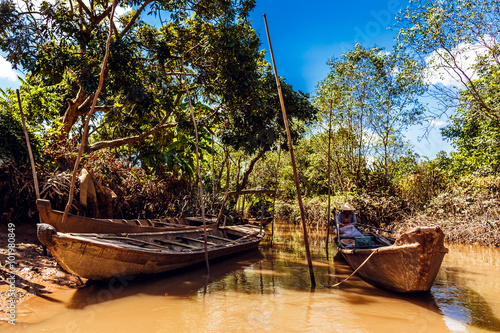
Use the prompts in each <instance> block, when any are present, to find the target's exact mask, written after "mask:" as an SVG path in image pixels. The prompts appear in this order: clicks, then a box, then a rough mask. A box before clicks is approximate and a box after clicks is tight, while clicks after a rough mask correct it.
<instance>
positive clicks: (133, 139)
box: [88, 124, 177, 152]
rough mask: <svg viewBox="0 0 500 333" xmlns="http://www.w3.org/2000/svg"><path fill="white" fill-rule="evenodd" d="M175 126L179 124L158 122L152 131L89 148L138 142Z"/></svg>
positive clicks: (93, 145)
mask: <svg viewBox="0 0 500 333" xmlns="http://www.w3.org/2000/svg"><path fill="white" fill-rule="evenodd" d="M175 126H177V124H163V125H160V124H158V125H156V126H155V127H153V128H152V129H151V130H150V131H147V132H144V133H141V134H139V135H135V136H129V137H126V138H120V139H115V140H109V141H101V142H97V143H94V144H92V145H90V146H89V147H88V150H89V151H90V152H93V151H97V150H101V149H104V148H116V147H121V146H123V145H127V144H131V143H136V142H139V141H142V140H144V139H145V138H147V137H148V136H150V135H153V134H155V133H157V132H159V131H161V130H164V129H166V128H172V127H175Z"/></svg>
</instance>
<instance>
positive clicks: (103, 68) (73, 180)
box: [62, 0, 118, 224]
mask: <svg viewBox="0 0 500 333" xmlns="http://www.w3.org/2000/svg"><path fill="white" fill-rule="evenodd" d="M117 4H118V0H113V5H112V7H111V14H110V15H109V33H108V39H107V40H106V52H105V54H104V59H103V61H102V66H101V73H100V75H99V86H98V88H97V91H96V93H95V95H94V99H93V100H92V106H91V107H90V112H89V115H88V117H87V121H86V122H85V126H84V127H83V134H82V142H81V143H80V148H79V149H78V156H77V157H76V161H75V166H74V168H73V175H72V177H71V185H70V188H69V198H68V203H67V204H66V208H65V209H64V215H63V217H62V223H63V224H64V223H66V221H67V220H68V214H69V209H70V208H71V203H72V202H73V196H74V194H75V183H76V174H77V172H78V166H79V164H80V159H81V157H82V154H83V146H84V143H85V141H86V140H87V134H88V131H89V123H90V119H92V115H93V114H94V111H95V107H96V104H97V99H98V98H99V94H100V93H101V90H102V86H103V85H104V74H105V73H106V65H107V63H108V57H109V45H110V44H111V38H112V36H113V17H114V16H115V9H116V5H117Z"/></svg>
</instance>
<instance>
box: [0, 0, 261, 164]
mask: <svg viewBox="0 0 500 333" xmlns="http://www.w3.org/2000/svg"><path fill="white" fill-rule="evenodd" d="M24 5H25V7H23V8H21V7H20V6H17V5H16V4H15V3H14V2H12V1H10V0H7V1H2V3H1V5H0V31H1V38H0V49H2V51H4V52H5V53H6V55H7V60H9V61H10V62H11V63H12V65H13V66H14V68H21V69H22V70H24V71H26V73H27V74H29V75H27V81H28V84H29V85H35V86H43V87H47V86H59V87H64V88H65V89H64V91H62V92H61V94H60V96H61V101H62V102H63V103H61V106H60V107H59V109H58V110H57V112H56V113H55V114H51V115H50V116H51V117H49V114H48V113H45V114H44V115H42V116H44V121H45V122H46V123H48V125H50V126H52V128H54V129H56V130H57V139H56V141H57V142H59V143H62V142H64V141H65V140H67V139H68V138H70V137H74V138H78V137H79V131H80V129H79V128H78V127H79V126H78V125H81V124H82V123H83V119H84V118H85V117H86V116H87V115H88V113H89V111H90V105H91V101H92V98H93V94H94V92H95V90H96V87H97V83H98V78H97V77H98V73H99V66H100V64H101V63H102V57H103V54H104V52H103V50H104V45H105V39H106V36H107V26H108V25H109V13H110V10H111V3H110V1H104V2H102V1H101V2H94V1H91V2H90V4H88V3H87V2H84V1H81V0H76V1H72V0H69V1H56V3H55V4H54V5H51V4H49V3H48V2H42V3H41V4H39V5H38V6H37V5H36V3H35V2H34V1H31V0H26V1H25V3H24ZM119 5H120V6H122V7H123V8H130V7H127V6H131V7H132V8H134V9H131V10H130V11H128V12H126V13H125V14H123V15H121V16H119V17H116V18H114V24H113V40H112V43H111V47H110V49H111V50H110V58H109V61H108V64H107V67H106V80H105V86H104V89H103V92H102V93H101V95H100V96H99V101H98V107H97V112H96V113H95V115H94V117H93V122H92V128H91V133H92V135H91V137H90V142H89V145H88V147H87V151H94V150H99V149H103V148H117V147H123V146H125V145H126V146H127V147H128V149H130V147H132V150H135V151H136V152H135V153H134V152H131V153H130V155H140V150H141V149H142V147H141V145H140V142H143V141H144V140H145V139H146V138H149V140H150V142H149V144H151V145H153V146H157V147H158V154H161V151H162V148H163V147H165V146H167V145H168V144H170V143H171V138H172V135H170V134H165V131H164V130H165V129H167V128H172V127H174V126H177V127H178V128H181V129H182V128H186V127H187V124H188V121H187V120H186V119H188V118H187V117H186V114H187V112H186V104H187V101H186V95H187V91H188V90H189V92H190V95H191V96H192V98H193V99H194V101H193V104H195V105H201V104H200V103H197V102H201V101H203V102H204V103H205V104H208V105H211V106H213V110H212V109H211V108H206V107H197V108H196V111H198V112H199V115H198V116H199V117H201V118H203V117H205V118H206V117H209V116H210V115H211V114H213V113H218V112H220V111H221V110H225V111H226V112H230V110H233V109H235V108H240V107H241V105H245V104H247V100H248V99H249V98H251V97H252V96H253V94H254V93H255V89H254V85H255V83H256V82H257V81H258V78H259V72H258V71H257V65H258V61H259V59H260V58H261V56H260V54H259V52H258V47H259V39H258V36H257V34H256V33H255V31H254V30H253V28H251V26H250V23H249V22H248V20H247V16H248V13H249V11H250V10H251V9H252V8H253V6H254V1H253V0H243V1H226V0H217V1H206V0H198V1H195V0H188V1H185V0H175V1H167V2H165V1H153V0H145V1H135V0H133V1H131V2H130V1H120V2H119ZM153 16H156V17H159V18H160V19H159V20H160V22H161V24H160V26H159V27H154V26H152V25H150V24H148V23H146V21H145V20H146V19H147V17H153ZM107 22H108V23H107ZM34 116H35V115H32V114H30V119H34V118H33V117H34ZM38 116H40V115H38ZM212 117H213V115H212ZM56 118H58V119H56ZM84 144H86V143H84ZM148 153H150V152H148ZM148 156H150V154H148Z"/></svg>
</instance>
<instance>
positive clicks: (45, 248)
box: [16, 89, 47, 256]
mask: <svg viewBox="0 0 500 333" xmlns="http://www.w3.org/2000/svg"><path fill="white" fill-rule="evenodd" d="M16 94H17V103H18V104H19V113H20V114H21V120H22V122H23V130H24V138H25V139H26V146H27V147H28V154H29V157H30V163H31V172H33V183H34V186H35V195H36V198H37V199H40V187H39V186H38V177H37V176H36V167H35V158H34V157H33V152H32V151H31V144H30V137H29V136H28V129H27V128H26V121H25V120H24V112H23V105H22V103H21V94H20V93H19V89H16ZM38 221H39V222H40V223H43V220H42V217H41V216H40V214H38ZM42 251H43V255H44V256H46V255H47V247H46V246H45V245H43V244H42Z"/></svg>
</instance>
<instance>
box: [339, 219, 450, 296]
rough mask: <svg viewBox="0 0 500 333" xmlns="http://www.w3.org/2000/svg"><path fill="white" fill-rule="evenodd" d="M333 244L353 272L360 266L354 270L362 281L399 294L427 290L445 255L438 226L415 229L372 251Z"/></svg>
mask: <svg viewBox="0 0 500 333" xmlns="http://www.w3.org/2000/svg"><path fill="white" fill-rule="evenodd" d="M335 244H336V246H337V249H338V251H339V253H340V254H341V255H342V256H343V257H344V259H345V260H346V261H347V263H348V264H349V266H351V268H352V269H353V270H356V269H358V267H360V266H361V265H362V266H361V268H359V270H358V271H357V274H358V275H359V276H360V277H361V278H362V279H364V280H365V281H366V282H368V283H370V284H372V285H374V286H376V287H380V288H382V289H386V290H390V291H394V292H399V293H418V292H426V291H429V290H430V288H431V287H432V285H433V283H434V280H435V278H436V276H437V273H438V271H439V268H440V267H441V263H442V261H443V258H444V255H445V254H446V253H448V249H447V248H446V247H445V246H444V234H443V232H442V231H441V229H440V228H439V227H426V228H414V229H412V230H410V231H408V232H407V233H405V234H403V235H402V236H401V237H399V238H398V239H397V240H396V242H395V243H394V244H393V245H390V246H384V247H379V248H374V249H346V248H343V247H341V246H339V244H338V241H337V240H336V241H335ZM373 252H376V253H373ZM370 255H371V257H370V258H369V259H368V257H369V256H370ZM367 259H368V260H367ZM365 261H366V262H365Z"/></svg>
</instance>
